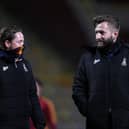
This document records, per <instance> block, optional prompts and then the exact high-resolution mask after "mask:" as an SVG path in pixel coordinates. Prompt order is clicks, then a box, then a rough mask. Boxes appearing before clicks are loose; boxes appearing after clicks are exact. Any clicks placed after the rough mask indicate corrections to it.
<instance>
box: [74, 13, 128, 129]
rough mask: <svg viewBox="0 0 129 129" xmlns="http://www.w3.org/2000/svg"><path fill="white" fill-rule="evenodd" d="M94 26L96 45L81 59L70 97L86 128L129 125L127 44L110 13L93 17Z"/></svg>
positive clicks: (111, 128) (123, 128)
mask: <svg viewBox="0 0 129 129" xmlns="http://www.w3.org/2000/svg"><path fill="white" fill-rule="evenodd" d="M94 27H95V36H96V42H97V45H96V47H94V48H92V47H91V48H88V47H87V51H86V53H85V54H84V55H83V56H82V57H81V59H80V63H79V66H78V69H77V72H76V74H75V77H74V82H73V94H72V97H73V100H74V102H75V104H76V105H77V107H78V109H79V111H80V113H81V114H82V115H84V116H85V117H86V121H87V123H86V127H87V128H86V129H129V44H127V43H123V42H122V41H120V40H119V39H118V35H119V30H120V25H119V21H118V19H117V18H115V17H113V16H109V15H104V16H97V17H95V18H94Z"/></svg>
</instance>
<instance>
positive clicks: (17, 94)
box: [0, 55, 45, 129]
mask: <svg viewBox="0 0 129 129" xmlns="http://www.w3.org/2000/svg"><path fill="white" fill-rule="evenodd" d="M30 117H32V119H33V121H34V123H35V126H36V128H37V129H43V128H44V126H45V123H44V118H43V113H42V111H41V109H40V106H39V101H38V97H37V95H36V86H35V80H34V77H33V74H32V70H31V66H30V64H29V63H28V62H27V61H26V60H25V59H24V58H19V59H18V61H17V62H15V61H14V58H13V57H8V56H3V55H2V56H1V57H0V129H29V118H30Z"/></svg>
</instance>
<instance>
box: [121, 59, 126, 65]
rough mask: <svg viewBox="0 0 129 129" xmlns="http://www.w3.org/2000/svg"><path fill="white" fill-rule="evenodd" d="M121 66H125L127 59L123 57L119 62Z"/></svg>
mask: <svg viewBox="0 0 129 129" xmlns="http://www.w3.org/2000/svg"><path fill="white" fill-rule="evenodd" d="M121 66H124V67H125V66H127V59H126V58H125V57H124V58H123V60H122V62H121Z"/></svg>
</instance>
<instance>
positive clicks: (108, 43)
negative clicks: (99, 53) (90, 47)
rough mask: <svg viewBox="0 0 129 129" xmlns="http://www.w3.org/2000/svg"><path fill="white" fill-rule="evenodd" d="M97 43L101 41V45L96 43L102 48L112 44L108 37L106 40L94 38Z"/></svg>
mask: <svg viewBox="0 0 129 129" xmlns="http://www.w3.org/2000/svg"><path fill="white" fill-rule="evenodd" d="M96 42H97V44H99V42H102V44H103V45H100V46H99V45H98V47H102V48H105V47H106V48H108V47H110V46H112V44H113V39H112V38H110V39H107V40H96Z"/></svg>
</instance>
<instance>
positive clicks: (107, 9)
mask: <svg viewBox="0 0 129 129" xmlns="http://www.w3.org/2000/svg"><path fill="white" fill-rule="evenodd" d="M128 12H129V2H128V1H126V0H36V1H35V0H21V1H17V0H12V1H8V0H1V1H0V26H6V25H12V24H13V25H14V24H15V25H18V26H20V27H21V28H22V29H23V32H24V35H25V45H26V51H25V54H26V57H27V58H28V59H29V60H30V62H31V64H32V68H33V72H34V75H35V76H37V77H39V78H40V79H41V80H42V81H43V82H44V84H45V89H44V95H45V96H47V97H49V98H50V99H52V100H53V102H54V103H55V106H56V111H57V116H58V128H59V129H84V128H85V119H84V118H83V117H82V116H81V115H80V114H79V113H78V111H77V109H76V107H75V105H74V103H73V101H72V98H71V92H72V89H71V85H72V79H73V75H74V72H75V69H76V66H77V63H78V60H79V57H80V55H81V53H82V52H83V49H81V48H82V46H86V45H89V44H91V45H92V44H94V29H93V26H92V17H93V16H95V15H99V14H111V15H115V16H118V17H119V19H120V22H121V32H120V37H121V38H123V39H124V40H125V41H129V36H128V35H129V24H128V22H129V15H128Z"/></svg>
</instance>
